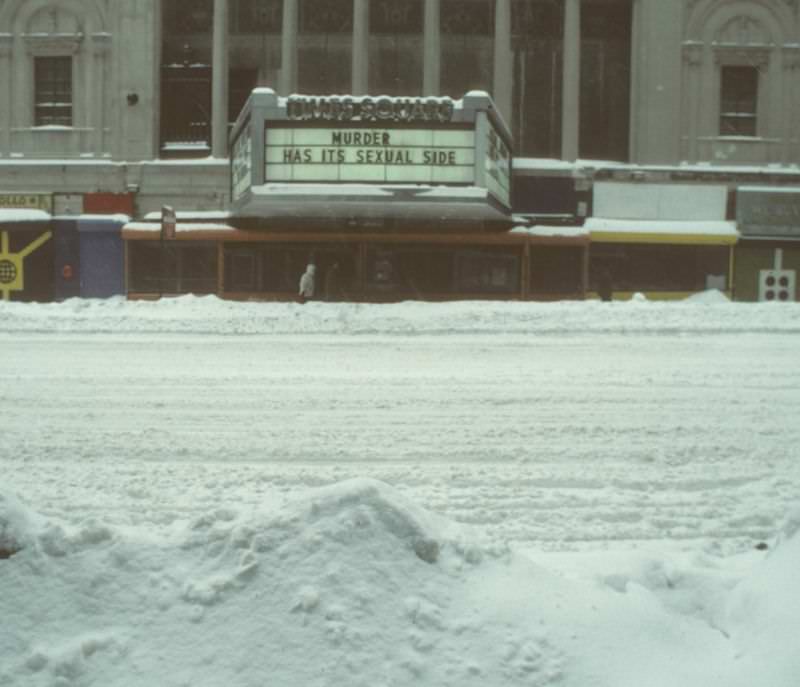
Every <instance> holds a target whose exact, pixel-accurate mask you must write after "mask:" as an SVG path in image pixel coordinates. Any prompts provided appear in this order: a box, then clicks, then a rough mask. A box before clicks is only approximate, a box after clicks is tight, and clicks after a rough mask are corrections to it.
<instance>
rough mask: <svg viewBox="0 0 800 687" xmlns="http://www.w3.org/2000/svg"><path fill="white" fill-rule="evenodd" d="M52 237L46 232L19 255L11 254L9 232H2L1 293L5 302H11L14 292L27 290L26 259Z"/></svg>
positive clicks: (0, 244)
mask: <svg viewBox="0 0 800 687" xmlns="http://www.w3.org/2000/svg"><path fill="white" fill-rule="evenodd" d="M52 236H53V232H52V231H46V232H44V233H43V234H41V235H40V236H39V237H38V238H36V239H34V240H33V241H31V242H30V243H29V244H28V245H27V246H25V248H23V249H22V250H21V251H20V252H19V253H11V252H9V250H8V232H7V231H4V232H0V291H2V293H3V300H5V301H7V300H9V299H10V298H11V292H12V291H22V290H23V289H24V288H25V270H24V266H25V258H26V257H27V256H28V255H30V254H31V253H33V251H35V250H36V249H37V248H39V247H40V246H41V245H42V244H43V243H45V242H47V241H49V240H50V238H51V237H52Z"/></svg>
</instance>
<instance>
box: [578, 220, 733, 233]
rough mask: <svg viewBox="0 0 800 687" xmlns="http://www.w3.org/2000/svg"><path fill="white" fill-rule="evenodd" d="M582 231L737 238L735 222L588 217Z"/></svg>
mask: <svg viewBox="0 0 800 687" xmlns="http://www.w3.org/2000/svg"><path fill="white" fill-rule="evenodd" d="M583 226H584V229H585V230H586V231H588V232H589V233H590V234H592V233H598V232H613V233H632V234H680V235H687V236H694V235H704V236H725V237H731V238H733V237H737V236H738V235H739V233H738V232H737V231H736V222H729V221H722V220H706V221H697V222H693V221H690V220H652V219H641V220H639V219H609V218H604V217H589V218H587V219H586V222H585V223H584V225H583Z"/></svg>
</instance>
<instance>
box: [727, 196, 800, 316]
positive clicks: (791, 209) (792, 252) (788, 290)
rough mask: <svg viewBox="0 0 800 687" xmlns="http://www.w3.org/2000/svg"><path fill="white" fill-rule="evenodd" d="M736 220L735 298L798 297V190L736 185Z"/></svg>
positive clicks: (785, 299) (770, 299)
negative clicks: (737, 234)
mask: <svg viewBox="0 0 800 687" xmlns="http://www.w3.org/2000/svg"><path fill="white" fill-rule="evenodd" d="M736 219H737V225H738V229H739V232H740V233H741V235H742V238H741V241H740V243H739V246H738V249H737V252H736V270H735V274H734V293H735V297H736V299H737V300H741V301H777V302H786V301H796V300H798V297H800V294H799V293H798V284H797V272H798V270H800V189H797V188H796V187H794V188H785V187H784V188H781V187H764V186H743V187H740V188H739V189H738V191H737V193H736Z"/></svg>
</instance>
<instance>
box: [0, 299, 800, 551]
mask: <svg viewBox="0 0 800 687" xmlns="http://www.w3.org/2000/svg"><path fill="white" fill-rule="evenodd" d="M319 307H326V306H322V305H320V306H319ZM327 307H329V308H330V307H334V308H335V307H337V306H327ZM342 307H344V306H342ZM433 307H436V306H433ZM442 307H444V306H442ZM542 307H546V306H539V308H542ZM597 307H598V306H595V309H597ZM652 307H658V306H652ZM687 307H688V306H687ZM552 310H553V315H554V317H558V316H559V315H558V306H552ZM629 311H630V308H629ZM699 312H702V311H699ZM796 340H797V335H796V334H775V333H765V334H755V333H746V334H739V333H736V332H732V333H723V334H716V335H712V334H703V333H700V334H696V333H694V334H693V333H692V332H681V333H678V334H650V333H647V332H645V333H643V334H642V333H636V332H633V333H631V332H625V331H621V332H618V333H601V334H596V333H591V332H589V333H587V334H586V335H580V334H577V333H574V332H573V333H567V334H564V335H559V334H558V333H545V334H543V335H539V334H537V332H535V331H534V332H531V333H530V334H529V335H523V334H519V333H517V334H512V335H507V336H493V335H491V334H486V333H479V334H470V333H460V332H458V331H456V332H455V333H452V334H451V333H446V332H445V333H442V334H439V335H426V334H422V335H416V334H415V333H414V332H411V333H410V334H408V335H403V334H395V333H392V334H382V335H381V334H359V335H347V334H340V335H335V334H269V333H266V334H247V335H244V336H221V335H207V334H195V333H184V334H170V333H157V332H156V333H151V334H135V333H132V334H124V335H123V334H113V333H86V334H83V333H69V334H64V335H55V334H43V333H41V332H28V333H16V334H13V335H7V336H3V337H2V339H0V350H2V355H3V360H4V365H3V374H4V377H5V381H4V387H5V389H6V392H5V394H4V399H3V409H2V410H3V412H2V416H0V432H2V435H3V437H4V444H5V449H4V451H5V454H6V461H7V462H6V465H5V466H4V467H5V470H4V472H5V474H7V475H13V476H14V480H13V483H14V485H15V487H16V488H17V489H18V490H19V491H20V492H21V493H23V494H26V495H27V496H28V497H29V498H30V499H32V500H33V501H35V502H36V503H37V505H38V506H39V507H41V508H43V509H45V510H46V512H48V513H51V514H53V515H58V516H63V517H67V518H69V517H70V511H71V510H73V509H74V510H78V511H79V512H80V513H82V514H83V515H85V510H84V509H89V510H92V509H93V508H97V507H99V508H101V509H102V511H103V513H104V514H105V515H107V516H108V517H113V518H114V519H115V520H118V521H119V522H125V520H126V518H127V517H129V516H130V514H131V513H133V514H134V516H133V517H147V516H148V514H149V513H151V512H153V511H157V512H158V515H159V517H158V518H155V520H156V521H162V520H164V518H165V517H167V516H170V517H183V516H186V515H188V514H190V512H191V511H197V512H202V511H203V510H204V509H207V508H213V507H215V506H217V505H225V506H233V505H239V504H242V503H245V504H254V503H259V502H262V501H263V500H264V498H265V497H268V498H270V499H274V498H282V497H284V496H286V495H291V494H293V493H296V492H302V490H304V489H306V488H307V487H309V486H317V485H323V484H328V483H331V482H334V481H339V480H342V479H345V478H349V477H356V476H367V477H373V478H376V479H379V480H382V481H386V482H388V483H389V484H391V485H393V486H395V487H396V488H398V489H400V490H401V491H403V492H404V493H406V494H407V495H408V496H410V497H412V498H414V499H415V500H417V501H418V502H419V503H420V504H421V505H424V506H425V507H427V508H430V509H431V510H433V511H435V512H438V513H440V514H443V515H445V516H447V517H449V518H452V519H454V520H456V521H459V522H466V523H479V524H481V525H485V526H487V527H488V528H489V529H490V530H491V534H492V536H493V537H495V538H500V539H510V540H512V541H518V542H526V543H536V544H541V545H542V546H548V547H552V546H562V545H563V546H568V543H569V542H571V541H582V540H587V541H591V542H597V543H601V542H604V541H608V540H617V539H625V540H638V539H658V538H667V539H683V538H696V537H712V538H714V539H716V540H718V541H725V540H728V539H739V538H744V539H745V540H751V541H752V542H753V543H755V542H757V541H760V540H761V539H763V538H765V537H768V536H769V535H770V533H771V532H772V530H773V529H774V527H775V526H776V524H777V523H779V522H780V518H781V517H782V516H783V515H784V513H785V511H786V509H787V507H788V506H789V505H790V504H791V503H792V502H793V499H794V498H796V488H797V485H798V479H797V476H798V469H799V468H798V460H797V457H798V456H797V447H798V446H800V423H798V422H797V421H796V418H797V417H798V416H800V394H798V391H797V390H798V388H800V365H798V363H797V346H796ZM141 461H146V462H147V464H146V465H143V464H141ZM65 465H68V466H69V469H68V470H66V471H65V467H64V466H65ZM65 479H67V480H69V482H68V483H67V484H66V485H65V484H64V480H65ZM179 485H180V492H181V494H182V496H183V497H184V498H181V500H180V502H178V503H171V502H170V501H171V499H170V497H169V495H170V494H172V493H173V490H174V489H176V488H177V487H178V486H179ZM65 486H67V487H68V489H65V488H64V487H65ZM187 511H188V512H187ZM83 515H82V516H81V517H83ZM743 543H744V544H746V541H744V542H743Z"/></svg>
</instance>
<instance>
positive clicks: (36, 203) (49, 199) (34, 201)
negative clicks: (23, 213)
mask: <svg viewBox="0 0 800 687" xmlns="http://www.w3.org/2000/svg"><path fill="white" fill-rule="evenodd" d="M0 208H13V209H16V210H44V211H45V212H52V210H53V196H51V195H49V194H46V193H0Z"/></svg>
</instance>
